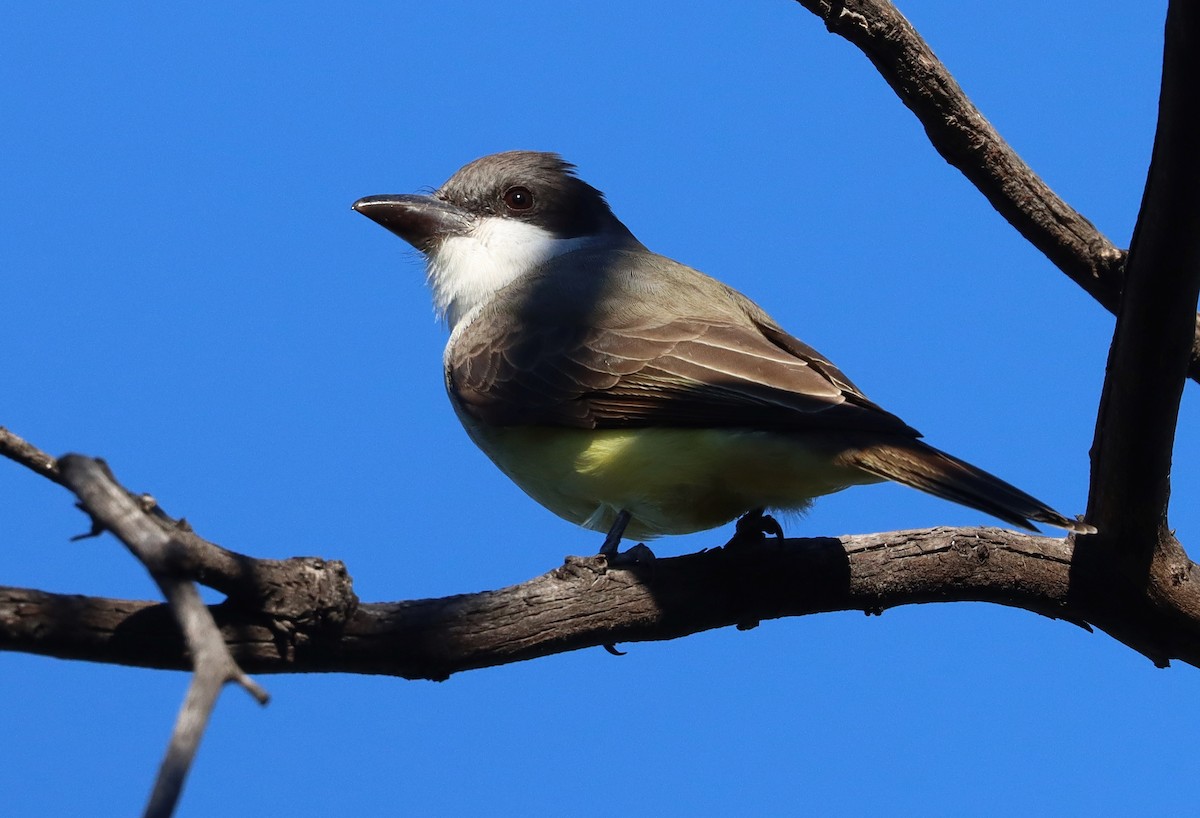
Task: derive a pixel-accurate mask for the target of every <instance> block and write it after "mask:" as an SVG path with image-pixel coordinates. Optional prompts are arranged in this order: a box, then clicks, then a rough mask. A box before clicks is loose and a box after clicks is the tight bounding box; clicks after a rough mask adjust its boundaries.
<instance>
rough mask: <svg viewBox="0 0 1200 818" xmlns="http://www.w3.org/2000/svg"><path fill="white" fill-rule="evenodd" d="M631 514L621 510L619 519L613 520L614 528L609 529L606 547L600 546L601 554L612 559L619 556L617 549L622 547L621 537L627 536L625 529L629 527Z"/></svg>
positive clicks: (605, 541) (605, 540) (618, 514)
mask: <svg viewBox="0 0 1200 818" xmlns="http://www.w3.org/2000/svg"><path fill="white" fill-rule="evenodd" d="M629 517H630V515H629V512H628V511H626V510H625V509H621V510H620V511H618V512H617V518H616V519H615V520H613V524H612V527H611V528H609V529H608V536H607V537H605V538H604V545H602V546H600V553H601V554H603V555H604V556H606V557H612V556H615V555H616V554H617V548H618V547H619V546H620V545H621V537H623V536H624V535H625V528H626V526H628V525H629Z"/></svg>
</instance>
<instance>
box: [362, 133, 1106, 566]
mask: <svg viewBox="0 0 1200 818" xmlns="http://www.w3.org/2000/svg"><path fill="white" fill-rule="evenodd" d="M353 209H354V210H355V211H357V212H358V213H360V214H362V215H364V216H366V217H368V218H369V219H371V220H372V221H374V222H376V223H378V224H379V225H381V226H382V227H385V228H386V229H388V230H389V231H391V232H392V233H394V234H396V235H398V236H399V237H400V238H402V239H404V240H405V241H406V242H408V243H409V244H411V245H412V246H413V247H415V248H416V249H417V250H418V251H420V252H421V254H422V255H423V257H424V260H425V265H426V274H427V279H428V283H429V286H430V288H431V290H432V295H433V301H434V306H435V309H436V311H437V312H438V313H439V314H440V315H442V316H443V317H444V318H445V320H446V323H447V324H448V326H449V328H450V336H449V340H448V342H447V344H446V349H445V354H444V356H443V365H444V369H445V385H446V391H447V393H448V395H449V397H450V402H451V404H452V405H453V407H454V411H455V413H456V414H457V416H458V419H459V420H460V421H461V423H462V425H463V427H464V428H465V429H466V432H467V434H468V435H469V436H470V438H471V439H472V440H473V441H474V442H475V444H476V445H478V447H479V448H480V449H482V450H483V452H484V453H485V454H486V455H487V456H488V457H489V458H490V459H491V460H492V461H493V462H494V463H495V465H496V466H498V467H499V468H500V470H501V471H502V472H504V474H506V475H507V476H508V477H509V478H510V479H511V480H512V481H513V482H515V483H516V484H517V485H518V486H519V487H520V488H521V489H523V490H524V491H525V492H526V493H527V494H528V495H529V496H530V497H532V498H533V499H534V500H536V501H537V502H538V503H540V504H541V505H542V506H544V507H546V508H547V509H549V510H550V511H552V512H554V513H555V514H557V515H559V516H560V517H563V518H564V519H566V520H569V521H571V522H573V523H576V524H578V525H580V526H583V527H585V528H588V529H592V530H596V531H601V532H605V533H606V537H605V540H604V542H603V544H602V546H601V548H600V553H601V554H603V555H605V556H608V557H614V558H615V557H617V556H618V555H619V554H621V553H626V552H620V550H619V544H620V542H621V541H622V539H623V538H636V539H639V540H642V539H647V540H648V539H653V538H655V537H658V536H663V535H674V534H686V533H692V532H696V531H703V530H707V529H712V528H716V527H718V526H721V525H725V524H727V523H729V522H731V521H733V520H739V524H738V529H737V530H738V532H739V534H740V533H742V532H743V526H744V525H746V526H748V527H749V529H758V533H759V536H760V537H761V536H764V535H765V534H766V533H768V532H773V533H775V534H776V535H778V536H781V535H782V531H781V529H780V528H779V526H778V524H777V523H775V522H774V520H773V518H771V517H764V510H766V511H772V512H780V511H782V512H790V511H804V510H806V509H807V508H808V507H809V505H810V504H811V503H812V501H813V499H814V498H816V497H820V496H823V495H826V494H831V493H833V492H836V491H840V490H842V489H845V488H848V487H851V486H856V485H863V484H869V483H877V482H881V481H886V480H891V481H895V482H897V483H902V484H904V485H906V486H911V487H912V488H915V489H919V490H921V491H924V492H928V493H929V494H933V495H935V496H937V497H941V498H943V499H946V500H950V501H952V502H955V503H960V504H962V505H964V506H969V507H971V508H974V509H977V510H979V511H982V512H985V513H987V514H989V515H991V516H993V517H996V518H998V519H1000V520H1002V521H1004V522H1006V523H1008V524H1011V525H1014V526H1017V527H1020V528H1023V529H1027V530H1032V531H1036V530H1037V528H1036V527H1035V526H1034V523H1035V522H1037V523H1046V524H1049V525H1052V526H1057V527H1059V528H1063V529H1066V530H1067V531H1070V532H1074V533H1077V534H1088V533H1094V532H1095V530H1096V529H1095V528H1094V527H1093V526H1091V525H1089V524H1087V523H1085V522H1081V521H1079V520H1073V519H1069V518H1067V517H1065V516H1063V515H1062V514H1060V513H1059V512H1057V511H1055V510H1054V509H1052V508H1051V507H1050V506H1048V505H1046V504H1045V503H1043V502H1042V501H1040V500H1038V499H1036V498H1034V497H1032V496H1030V495H1029V494H1026V493H1025V492H1023V491H1021V490H1020V489H1018V488H1016V487H1014V486H1012V485H1010V484H1009V483H1007V482H1005V481H1003V480H1001V479H1000V478H998V477H995V476H993V475H991V474H989V473H988V472H986V471H983V470H982V469H980V468H977V467H975V466H973V465H971V464H969V463H967V462H966V461H964V460H960V459H959V458H956V457H954V456H952V455H950V454H947V453H946V452H943V451H941V450H939V449H936V448H934V447H933V446H930V445H928V444H926V443H925V442H923V441H922V440H921V439H920V438H921V435H920V433H919V432H917V431H916V430H915V429H914V428H912V427H911V426H909V425H908V424H907V423H905V422H904V421H902V420H901V419H900V418H898V417H897V416H896V415H894V414H892V413H891V412H888V411H886V410H885V409H883V408H882V407H880V406H879V405H877V404H876V403H874V402H873V401H872V400H870V399H869V398H867V396H866V395H865V394H864V393H863V391H862V390H861V389H859V388H858V387H857V386H855V384H854V383H853V382H852V381H851V380H850V379H849V378H848V377H847V376H846V375H844V374H843V373H842V372H841V370H839V369H838V368H837V367H836V366H834V364H833V363H831V362H830V361H829V360H828V359H827V358H826V357H825V356H823V355H821V354H820V353H819V352H817V351H816V350H815V349H813V348H812V347H810V346H809V345H807V344H805V343H804V342H803V341H801V340H799V339H798V338H796V337H795V336H794V335H791V334H790V333H788V332H787V331H786V330H784V329H783V328H782V327H781V326H780V325H779V324H778V323H776V321H774V320H773V319H772V318H771V317H770V316H769V315H768V314H767V313H766V312H765V311H763V309H762V308H760V307H759V306H758V305H757V304H755V303H754V302H753V301H751V300H750V299H749V298H747V297H746V296H745V295H743V294H741V293H740V292H738V291H737V290H735V289H733V288H731V287H729V286H727V285H725V284H723V283H721V282H720V281H718V280H717V279H715V278H712V277H710V276H708V275H706V274H704V273H701V272H700V271H698V270H695V269H692V268H691V267H688V266H685V265H683V264H681V263H679V262H677V261H673V260H672V259H670V258H667V257H665V256H662V255H659V254H657V253H654V252H652V251H651V250H649V249H647V248H646V247H645V245H643V244H642V243H641V242H640V241H638V239H637V238H635V237H634V235H633V233H632V232H631V231H630V230H629V228H627V227H626V226H625V225H624V224H623V223H622V222H621V221H620V220H619V219H618V218H617V217H616V215H614V213H613V211H612V209H611V207H610V206H609V204H608V202H607V200H606V198H605V196H604V194H603V193H601V192H600V191H599V190H597V189H596V188H594V187H592V186H591V185H589V184H588V183H587V182H585V181H583V180H582V179H581V178H580V177H579V176H578V174H577V173H576V168H575V166H574V165H572V164H570V163H568V162H566V161H565V160H563V159H562V158H561V157H560V156H559V155H558V154H555V153H546V152H537V151H508V152H504V153H496V154H492V155H489V156H484V157H482V158H480V159H476V160H475V161H472V162H470V163H468V164H466V165H464V166H463V167H462V168H460V169H459V170H458V171H457V172H456V173H454V175H452V176H451V177H450V178H449V179H448V180H447V181H446V182H445V183H444V184H443V185H442V186H441V187H439V188H437V189H436V190H435V191H433V193H432V194H429V195H424V194H394V195H393V194H389V195H375V196H366V197H364V198H361V199H359V200H358V201H356V202H355V203H354V204H353ZM735 539H736V537H735ZM731 542H732V541H731Z"/></svg>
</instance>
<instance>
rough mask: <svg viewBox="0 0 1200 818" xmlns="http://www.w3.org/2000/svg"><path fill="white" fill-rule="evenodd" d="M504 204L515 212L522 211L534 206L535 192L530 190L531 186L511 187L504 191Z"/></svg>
mask: <svg viewBox="0 0 1200 818" xmlns="http://www.w3.org/2000/svg"><path fill="white" fill-rule="evenodd" d="M504 206H505V207H507V208H508V209H509V210H511V211H513V212H514V213H520V212H523V211H525V210H528V209H529V208H531V207H533V194H532V193H530V192H529V188H527V187H521V186H520V185H518V186H516V187H510V188H509V189H508V190H506V191H504Z"/></svg>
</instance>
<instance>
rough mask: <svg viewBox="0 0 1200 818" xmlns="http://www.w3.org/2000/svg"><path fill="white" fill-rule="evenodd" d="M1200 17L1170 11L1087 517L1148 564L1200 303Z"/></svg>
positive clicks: (1195, 11) (1187, 8)
mask: <svg viewBox="0 0 1200 818" xmlns="http://www.w3.org/2000/svg"><path fill="white" fill-rule="evenodd" d="M1197 88H1200V8H1198V7H1197V5H1196V4H1195V3H1193V2H1180V1H1179V0H1175V1H1174V2H1172V3H1171V4H1170V7H1169V10H1168V13H1167V24H1166V38H1165V46H1164V55H1163V79H1162V93H1161V95H1160V97H1159V109H1158V128H1157V131H1156V133H1155V136H1154V152H1153V154H1152V156H1151V159H1150V171H1149V174H1148V178H1147V181H1146V190H1145V194H1144V195H1143V198H1142V207H1141V210H1140V212H1139V213H1138V221H1137V227H1136V228H1135V229H1134V234H1133V243H1132V245H1131V246H1130V252H1129V265H1128V271H1127V277H1126V284H1125V295H1124V298H1123V300H1122V305H1121V311H1120V314H1119V315H1118V317H1117V327H1116V331H1115V332H1114V334H1113V343H1112V347H1111V349H1110V350H1109V358H1108V373H1107V377H1106V378H1105V382H1104V391H1103V393H1102V395H1101V398H1100V413H1099V416H1098V418H1097V421H1096V438H1095V442H1094V444H1093V447H1092V481H1091V493H1090V496H1089V499H1088V514H1087V519H1088V520H1089V521H1090V522H1092V523H1094V524H1095V525H1096V526H1097V527H1098V528H1099V529H1100V531H1101V533H1102V535H1103V536H1104V537H1106V538H1113V539H1114V541H1120V542H1122V543H1124V547H1125V548H1139V547H1140V550H1141V552H1142V558H1143V560H1145V561H1148V560H1149V558H1150V553H1151V551H1152V550H1153V548H1154V546H1155V544H1156V543H1157V542H1158V540H1159V536H1160V533H1161V534H1163V535H1164V536H1169V534H1168V533H1167V531H1166V523H1167V502H1168V500H1169V498H1170V493H1171V488H1170V474H1171V454H1172V449H1173V446H1174V442H1175V426H1176V423H1177V422H1178V415H1179V400H1180V397H1181V395H1182V392H1183V382H1184V379H1185V378H1186V377H1187V372H1188V364H1189V358H1190V350H1191V348H1192V344H1193V343H1194V341H1195V334H1196V332H1195V322H1194V320H1193V316H1194V314H1195V309H1196V300H1197V296H1198V295H1200V152H1198V151H1197V146H1200V105H1198V104H1197V96H1196V89H1197Z"/></svg>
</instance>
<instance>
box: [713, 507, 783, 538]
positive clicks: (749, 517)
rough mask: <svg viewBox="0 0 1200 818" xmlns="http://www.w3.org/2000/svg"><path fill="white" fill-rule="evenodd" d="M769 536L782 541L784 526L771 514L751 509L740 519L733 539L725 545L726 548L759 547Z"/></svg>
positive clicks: (758, 509)
mask: <svg viewBox="0 0 1200 818" xmlns="http://www.w3.org/2000/svg"><path fill="white" fill-rule="evenodd" d="M768 534H769V535H771V536H773V537H774V538H775V539H777V540H782V539H783V526H781V525H780V524H779V521H778V520H776V519H775V518H774V517H772V516H771V515H770V514H764V513H763V510H762V509H761V508H755V509H751V510H750V511H747V512H746V513H745V514H743V515H742V516H741V517H740V518H738V521H737V523H736V524H735V526H734V532H733V537H732V538H731V539H730V540H729V542H727V543H725V547H726V548H741V547H744V546H747V545H759V544H761V543H762V542H763V541H764V540H766V538H767V535H768Z"/></svg>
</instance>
